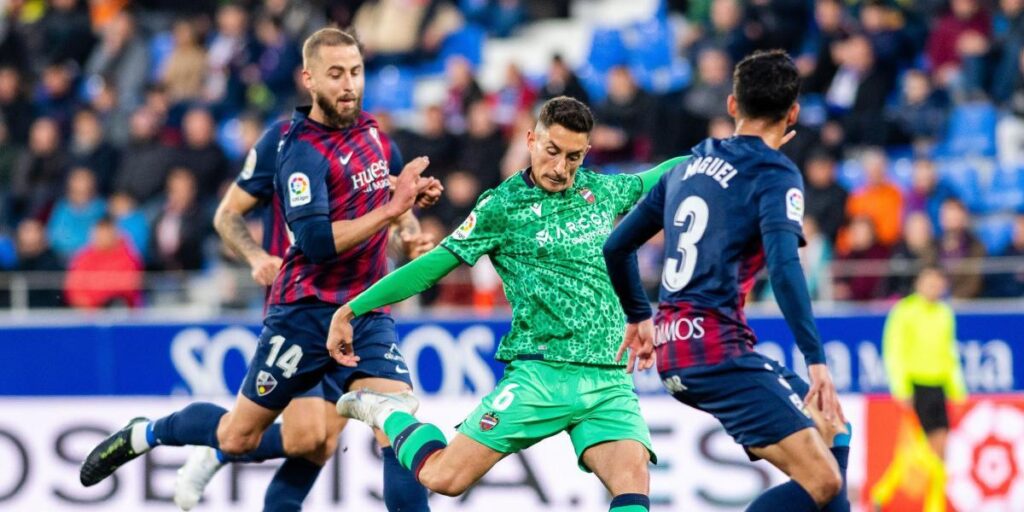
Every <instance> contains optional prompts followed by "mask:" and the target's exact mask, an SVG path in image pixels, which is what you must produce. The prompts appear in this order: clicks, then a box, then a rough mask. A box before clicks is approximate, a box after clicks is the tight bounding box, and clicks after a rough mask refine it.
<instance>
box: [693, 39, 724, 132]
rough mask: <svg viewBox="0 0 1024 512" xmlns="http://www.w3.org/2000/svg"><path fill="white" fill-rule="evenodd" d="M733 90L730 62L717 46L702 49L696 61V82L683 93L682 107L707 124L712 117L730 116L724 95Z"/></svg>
mask: <svg viewBox="0 0 1024 512" xmlns="http://www.w3.org/2000/svg"><path fill="white" fill-rule="evenodd" d="M730 94H732V63H731V62H729V55H728V54H726V53H725V52H724V51H722V50H720V49H717V48H705V49H704V50H701V52H700V55H699V57H698V61H697V82H696V83H694V84H693V85H692V86H690V88H689V89H687V91H686V93H685V94H684V96H683V107H684V108H685V109H686V111H687V112H688V113H689V114H690V115H691V116H693V117H695V118H697V119H699V120H701V121H702V124H703V125H705V126H706V125H707V123H708V121H710V120H711V119H712V118H715V117H729V112H728V111H727V110H726V99H728V98H729V95H730Z"/></svg>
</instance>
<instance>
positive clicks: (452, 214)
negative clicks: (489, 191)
mask: <svg viewBox="0 0 1024 512" xmlns="http://www.w3.org/2000/svg"><path fill="white" fill-rule="evenodd" d="M482 191H483V189H482V188H481V187H480V180H479V179H477V177H476V176H474V175H473V174H472V173H471V172H469V171H454V172H452V173H451V174H449V175H448V177H447V178H446V179H445V180H444V194H443V195H442V196H441V200H440V201H438V203H437V206H436V207H434V208H433V210H434V214H435V215H436V216H437V218H438V220H440V221H441V223H442V224H444V226H445V227H446V228H447V230H448V231H449V232H450V231H451V230H453V229H455V228H456V227H457V226H458V225H459V223H461V222H462V221H463V219H465V218H466V216H467V215H469V212H471V211H472V210H473V206H474V205H475V204H476V199H477V196H479V195H480V192H482Z"/></svg>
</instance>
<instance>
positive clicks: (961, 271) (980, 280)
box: [939, 198, 985, 299]
mask: <svg viewBox="0 0 1024 512" xmlns="http://www.w3.org/2000/svg"><path fill="white" fill-rule="evenodd" d="M939 225H940V227H941V228H942V235H941V237H940V239H939V262H940V263H941V264H942V266H943V268H945V269H947V271H948V272H949V274H950V285H951V290H952V293H953V297H956V298H958V299H972V298H975V297H978V296H979V295H980V294H981V288H982V285H983V284H984V276H983V275H982V274H981V262H980V261H979V260H978V259H979V258H983V257H985V245H984V244H982V243H981V240H979V239H978V237H977V236H975V234H974V233H973V232H971V229H970V214H969V213H968V212H967V207H965V206H964V204H963V203H962V202H961V201H960V200H959V199H956V198H949V199H946V200H945V201H944V202H943V203H942V207H941V209H940V210H939Z"/></svg>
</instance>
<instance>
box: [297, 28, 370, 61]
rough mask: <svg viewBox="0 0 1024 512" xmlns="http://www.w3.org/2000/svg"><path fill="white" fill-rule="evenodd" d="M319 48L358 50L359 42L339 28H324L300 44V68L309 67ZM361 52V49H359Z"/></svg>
mask: <svg viewBox="0 0 1024 512" xmlns="http://www.w3.org/2000/svg"><path fill="white" fill-rule="evenodd" d="M321 46H355V47H356V48H359V41H358V40H357V39H356V38H355V36H353V35H352V34H349V33H348V32H345V31H344V30H341V29H340V28H334V27H326V28H322V29H320V30H317V31H316V32H313V34H312V35H310V36H309V37H307V38H306V41H305V42H303V43H302V67H309V61H310V59H312V58H313V57H314V56H315V55H316V52H317V50H319V49H320V47H321ZM359 50H360V51H362V48H359Z"/></svg>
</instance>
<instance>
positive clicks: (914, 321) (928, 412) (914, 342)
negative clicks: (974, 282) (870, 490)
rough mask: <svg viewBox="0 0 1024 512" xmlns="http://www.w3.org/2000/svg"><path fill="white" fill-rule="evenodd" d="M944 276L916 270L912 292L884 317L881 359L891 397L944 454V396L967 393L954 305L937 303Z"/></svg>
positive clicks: (960, 397) (957, 397)
mask: <svg viewBox="0 0 1024 512" xmlns="http://www.w3.org/2000/svg"><path fill="white" fill-rule="evenodd" d="M946 289H947V281H946V276H945V275H944V274H943V273H942V270H940V269H939V268H937V267H928V268H925V269H924V270H922V271H921V273H920V274H919V275H918V276H917V280H916V282H915V283H914V293H913V294H911V295H909V296H907V297H905V298H904V299H903V300H901V301H899V302H897V303H896V305H895V306H894V307H893V308H892V311H890V312H889V317H888V318H886V320H885V332H884V334H883V335H882V358H883V359H884V361H885V370H886V372H887V373H888V375H889V390H890V392H891V393H892V396H893V398H895V399H896V400H899V401H901V402H903V403H904V404H906V405H909V406H912V407H913V409H914V412H915V413H917V418H918V420H919V421H920V423H921V428H922V429H923V430H924V432H925V434H927V436H928V442H929V444H930V445H931V446H932V449H933V450H934V451H935V453H936V455H938V456H939V457H940V458H944V456H945V450H946V436H947V434H948V433H949V415H948V413H947V410H946V399H947V398H948V399H950V400H953V401H955V402H962V401H963V400H964V399H965V398H966V397H967V388H966V386H965V385H964V377H963V373H962V372H961V371H960V355H959V351H958V350H957V343H956V320H955V319H954V317H953V309H952V308H950V307H949V305H948V304H946V303H945V302H942V297H943V296H944V295H945V294H946Z"/></svg>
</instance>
